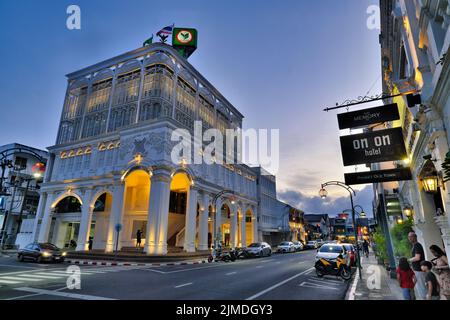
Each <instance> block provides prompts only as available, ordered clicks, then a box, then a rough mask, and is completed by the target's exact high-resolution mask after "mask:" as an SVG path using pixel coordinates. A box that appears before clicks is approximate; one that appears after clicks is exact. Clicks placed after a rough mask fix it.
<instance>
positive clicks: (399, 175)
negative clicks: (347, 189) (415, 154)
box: [344, 168, 412, 185]
mask: <svg viewBox="0 0 450 320" xmlns="http://www.w3.org/2000/svg"><path fill="white" fill-rule="evenodd" d="M344 177H345V184H347V185H353V184H365V183H376V182H389V181H403V180H411V179H412V175H411V170H410V169H409V168H399V169H389V170H378V171H366V172H357V173H346V174H344Z"/></svg>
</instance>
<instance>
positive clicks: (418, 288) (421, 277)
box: [408, 232, 427, 300]
mask: <svg viewBox="0 0 450 320" xmlns="http://www.w3.org/2000/svg"><path fill="white" fill-rule="evenodd" d="M408 240H409V242H410V243H411V244H412V246H413V248H412V251H411V256H412V258H411V259H409V262H410V263H411V268H412V269H413V271H414V274H415V276H416V285H415V286H414V290H415V293H416V299H417V300H425V299H426V295H427V288H426V284H425V273H424V272H423V271H422V268H421V266H420V263H421V262H422V261H425V251H424V250H423V246H422V245H421V244H420V243H419V242H417V235H416V233H415V232H410V233H409V234H408Z"/></svg>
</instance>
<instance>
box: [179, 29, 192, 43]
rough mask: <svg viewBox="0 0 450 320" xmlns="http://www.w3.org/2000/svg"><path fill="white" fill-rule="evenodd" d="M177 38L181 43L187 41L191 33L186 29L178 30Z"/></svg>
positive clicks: (190, 37) (189, 39)
mask: <svg viewBox="0 0 450 320" xmlns="http://www.w3.org/2000/svg"><path fill="white" fill-rule="evenodd" d="M177 40H178V41H179V42H181V43H189V42H190V41H191V40H192V33H191V32H190V31H188V30H180V32H178V34H177Z"/></svg>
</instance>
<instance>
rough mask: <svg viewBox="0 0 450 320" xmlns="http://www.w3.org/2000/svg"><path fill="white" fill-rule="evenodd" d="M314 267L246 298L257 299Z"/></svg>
mask: <svg viewBox="0 0 450 320" xmlns="http://www.w3.org/2000/svg"><path fill="white" fill-rule="evenodd" d="M313 269H314V268H310V269H307V270H305V271H303V272H300V273H299V274H296V275H295V276H292V277H290V278H288V279H286V280H283V281H281V282H279V283H277V284H275V285H273V286H271V287H269V288H267V289H265V290H263V291H261V292H258V293H257V294H255V295H253V296H251V297H248V298H247V299H245V300H254V299H256V298H258V297H260V296H262V295H263V294H266V293H267V292H269V291H272V290H273V289H276V288H278V287H279V286H282V285H283V284H285V283H287V282H289V281H291V280H293V279H295V278H297V277H299V276H301V275H304V274H305V273H307V272H308V271H311V270H313Z"/></svg>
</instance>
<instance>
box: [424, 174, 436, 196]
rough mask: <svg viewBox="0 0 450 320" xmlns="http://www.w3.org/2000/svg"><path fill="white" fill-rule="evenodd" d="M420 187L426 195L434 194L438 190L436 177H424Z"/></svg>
mask: <svg viewBox="0 0 450 320" xmlns="http://www.w3.org/2000/svg"><path fill="white" fill-rule="evenodd" d="M422 186H423V189H424V190H425V192H426V193H436V192H437V188H438V177H437V176H429V177H424V178H423V179H422Z"/></svg>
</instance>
